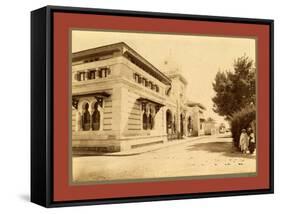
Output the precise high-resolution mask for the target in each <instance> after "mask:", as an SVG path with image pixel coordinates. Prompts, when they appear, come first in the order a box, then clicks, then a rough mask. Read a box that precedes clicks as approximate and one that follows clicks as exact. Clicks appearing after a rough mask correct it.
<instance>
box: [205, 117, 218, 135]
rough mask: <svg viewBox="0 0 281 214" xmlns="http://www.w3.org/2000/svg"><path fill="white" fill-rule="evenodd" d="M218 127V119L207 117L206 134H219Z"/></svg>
mask: <svg viewBox="0 0 281 214" xmlns="http://www.w3.org/2000/svg"><path fill="white" fill-rule="evenodd" d="M218 133H219V131H218V127H217V126H216V121H215V120H213V119H207V120H206V121H205V135H215V134H218Z"/></svg>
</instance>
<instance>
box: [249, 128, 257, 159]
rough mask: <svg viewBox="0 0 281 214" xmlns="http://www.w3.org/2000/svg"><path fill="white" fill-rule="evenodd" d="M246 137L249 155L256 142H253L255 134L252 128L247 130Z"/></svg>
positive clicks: (253, 149) (252, 151)
mask: <svg viewBox="0 0 281 214" xmlns="http://www.w3.org/2000/svg"><path fill="white" fill-rule="evenodd" d="M248 136H249V151H250V153H251V154H253V153H254V151H255V149H256V141H255V134H254V132H253V129H252V128H248Z"/></svg>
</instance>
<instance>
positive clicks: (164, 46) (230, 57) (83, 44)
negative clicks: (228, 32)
mask: <svg viewBox="0 0 281 214" xmlns="http://www.w3.org/2000/svg"><path fill="white" fill-rule="evenodd" d="M117 42H125V43H127V44H128V45H129V46H130V47H131V48H133V49H134V50H135V51H136V52H138V53H139V54H140V55H142V56H143V57H144V58H146V59H147V60H148V61H149V62H150V63H151V64H153V65H154V66H155V67H156V68H158V69H159V70H160V71H161V68H163V66H164V61H165V60H168V62H169V63H168V64H169V65H170V66H171V67H172V68H176V67H177V68H179V70H180V72H181V74H182V75H183V76H185V78H186V79H187V81H188V86H187V93H186V94H187V98H188V99H190V100H192V101H195V102H200V103H202V104H203V105H204V106H206V108H207V111H206V114H205V116H206V118H207V117H209V116H211V117H213V118H214V119H216V120H217V122H222V121H223V118H222V117H220V116H218V115H217V114H216V113H214V112H213V111H212V106H213V102H212V97H214V95H215V93H214V91H213V87H212V82H213V81H214V78H215V75H216V73H217V72H218V70H219V69H221V70H225V69H230V70H232V68H233V62H234V59H236V58H237V57H240V56H243V55H244V54H246V55H247V56H249V57H250V58H252V59H254V60H255V52H256V51H255V40H254V39H249V38H232V37H210V36H195V35H171V34H152V33H129V32H104V31H72V52H76V51H80V50H84V49H89V48H94V47H98V46H102V45H108V44H111V43H117Z"/></svg>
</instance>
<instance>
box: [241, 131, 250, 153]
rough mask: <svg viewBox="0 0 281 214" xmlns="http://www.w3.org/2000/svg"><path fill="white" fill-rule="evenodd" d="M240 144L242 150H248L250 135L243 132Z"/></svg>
mask: <svg viewBox="0 0 281 214" xmlns="http://www.w3.org/2000/svg"><path fill="white" fill-rule="evenodd" d="M239 145H240V149H241V151H242V152H243V151H247V150H248V146H249V137H248V135H247V133H241V135H240V142H239Z"/></svg>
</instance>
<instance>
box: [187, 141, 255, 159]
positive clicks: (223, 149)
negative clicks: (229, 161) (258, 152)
mask: <svg viewBox="0 0 281 214" xmlns="http://www.w3.org/2000/svg"><path fill="white" fill-rule="evenodd" d="M186 150H187V151H206V152H210V153H222V155H223V156H225V157H237V158H248V159H255V158H256V156H255V155H250V154H246V155H245V154H242V153H241V152H240V151H238V150H237V148H235V147H234V146H233V144H232V142H209V143H198V144H194V145H192V146H189V147H188V148H187V149H186Z"/></svg>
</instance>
